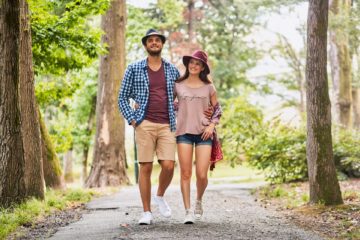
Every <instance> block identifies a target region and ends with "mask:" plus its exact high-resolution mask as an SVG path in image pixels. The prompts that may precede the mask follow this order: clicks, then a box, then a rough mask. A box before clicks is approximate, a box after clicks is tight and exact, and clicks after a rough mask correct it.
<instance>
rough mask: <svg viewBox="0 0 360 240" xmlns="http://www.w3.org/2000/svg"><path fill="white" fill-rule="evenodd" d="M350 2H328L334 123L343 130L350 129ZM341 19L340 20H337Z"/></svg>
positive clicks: (332, 0) (346, 0) (333, 0)
mask: <svg viewBox="0 0 360 240" xmlns="http://www.w3.org/2000/svg"><path fill="white" fill-rule="evenodd" d="M350 4H351V2H350V0H330V12H331V15H330V20H331V21H332V22H333V24H331V27H330V31H329V36H330V65H331V76H332V83H333V99H334V110H335V111H334V113H335V121H336V122H337V123H338V124H340V125H341V126H343V127H345V128H351V126H352V123H351V120H352V119H351V114H352V109H351V107H352V106H351V105H352V95H351V58H350V51H349V35H348V33H347V28H348V27H347V26H344V24H346V21H343V18H344V17H347V18H349V15H350ZM339 18H341V19H339Z"/></svg>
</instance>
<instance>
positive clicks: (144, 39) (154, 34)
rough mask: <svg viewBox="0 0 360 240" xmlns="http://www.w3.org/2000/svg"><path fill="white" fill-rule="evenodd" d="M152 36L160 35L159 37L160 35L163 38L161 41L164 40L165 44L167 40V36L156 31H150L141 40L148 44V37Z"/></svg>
mask: <svg viewBox="0 0 360 240" xmlns="http://www.w3.org/2000/svg"><path fill="white" fill-rule="evenodd" d="M151 36H158V37H160V39H161V41H162V43H163V44H164V43H165V42H166V37H165V36H164V35H161V34H159V33H156V32H154V33H150V34H148V35H146V36H144V37H143V38H142V39H141V42H142V44H143V45H144V46H145V45H146V39H148V37H151Z"/></svg>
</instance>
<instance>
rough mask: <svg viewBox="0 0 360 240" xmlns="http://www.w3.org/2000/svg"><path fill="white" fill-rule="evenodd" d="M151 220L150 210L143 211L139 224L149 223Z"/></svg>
mask: <svg viewBox="0 0 360 240" xmlns="http://www.w3.org/2000/svg"><path fill="white" fill-rule="evenodd" d="M152 222H153V216H152V213H151V212H143V214H142V217H141V218H140V220H139V224H140V225H150V224H151V223H152Z"/></svg>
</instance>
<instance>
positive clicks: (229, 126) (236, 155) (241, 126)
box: [219, 97, 263, 166]
mask: <svg viewBox="0 0 360 240" xmlns="http://www.w3.org/2000/svg"><path fill="white" fill-rule="evenodd" d="M222 107H223V115H222V117H221V121H220V123H221V124H220V128H219V137H220V140H221V141H222V142H223V144H222V148H223V151H224V158H225V159H226V160H227V161H230V163H231V165H232V166H234V165H235V164H236V163H240V162H241V160H243V159H242V157H241V156H242V155H243V153H244V151H243V148H242V146H243V144H244V142H245V141H246V140H247V139H249V138H254V137H256V136H257V134H258V131H259V130H260V129H261V124H262V118H263V116H262V113H261V111H260V109H258V108H256V107H255V106H253V105H251V104H250V103H249V102H247V101H246V100H245V99H244V98H242V97H237V98H230V99H227V100H226V101H224V103H223V106H222Z"/></svg>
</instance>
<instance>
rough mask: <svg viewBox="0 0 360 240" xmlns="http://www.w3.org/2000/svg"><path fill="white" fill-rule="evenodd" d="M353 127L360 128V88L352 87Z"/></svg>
mask: <svg viewBox="0 0 360 240" xmlns="http://www.w3.org/2000/svg"><path fill="white" fill-rule="evenodd" d="M352 100H353V116H354V117H353V127H354V128H355V129H358V130H360V88H353V89H352Z"/></svg>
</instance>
